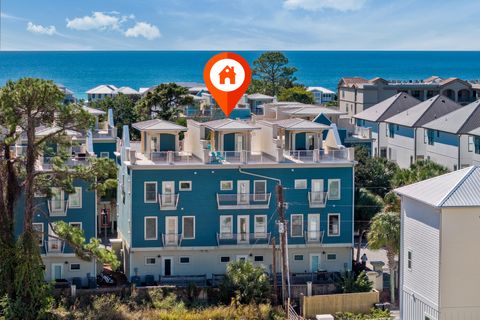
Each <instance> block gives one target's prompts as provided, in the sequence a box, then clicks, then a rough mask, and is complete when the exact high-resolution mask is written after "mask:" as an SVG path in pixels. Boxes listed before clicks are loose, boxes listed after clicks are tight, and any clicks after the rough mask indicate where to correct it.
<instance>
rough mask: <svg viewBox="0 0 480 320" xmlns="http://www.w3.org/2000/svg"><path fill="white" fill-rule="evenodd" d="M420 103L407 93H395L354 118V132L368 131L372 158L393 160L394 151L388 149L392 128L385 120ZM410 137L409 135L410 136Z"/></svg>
mask: <svg viewBox="0 0 480 320" xmlns="http://www.w3.org/2000/svg"><path fill="white" fill-rule="evenodd" d="M418 103H420V101H419V100H418V99H416V98H414V97H412V96H410V95H409V94H407V93H404V92H401V93H397V94H396V95H394V96H393V97H390V98H388V99H386V100H384V101H382V102H380V103H378V104H376V105H373V106H371V107H369V108H368V109H366V110H365V111H362V112H360V113H358V114H356V115H355V116H354V118H355V121H356V127H355V130H356V131H358V132H360V133H361V132H362V131H365V130H369V131H370V134H371V138H372V139H373V140H374V141H373V143H372V144H373V146H372V149H371V151H372V156H379V157H383V158H388V159H390V160H395V157H396V155H395V154H394V151H395V149H392V148H388V137H389V136H392V130H394V129H395V127H393V128H392V126H388V125H387V124H386V122H385V120H386V119H388V118H390V117H392V116H394V115H396V114H399V113H401V112H404V111H405V110H407V109H410V108H412V107H413V106H415V105H417V104H418ZM410 135H411V134H410Z"/></svg>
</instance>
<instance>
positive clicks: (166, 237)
mask: <svg viewBox="0 0 480 320" xmlns="http://www.w3.org/2000/svg"><path fill="white" fill-rule="evenodd" d="M162 241H163V246H164V247H179V246H180V245H181V244H182V235H181V234H179V233H162Z"/></svg>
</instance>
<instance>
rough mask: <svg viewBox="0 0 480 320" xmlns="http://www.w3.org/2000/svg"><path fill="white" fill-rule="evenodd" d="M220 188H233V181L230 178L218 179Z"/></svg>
mask: <svg viewBox="0 0 480 320" xmlns="http://www.w3.org/2000/svg"><path fill="white" fill-rule="evenodd" d="M220 190H222V191H230V190H233V181H232V180H222V181H220Z"/></svg>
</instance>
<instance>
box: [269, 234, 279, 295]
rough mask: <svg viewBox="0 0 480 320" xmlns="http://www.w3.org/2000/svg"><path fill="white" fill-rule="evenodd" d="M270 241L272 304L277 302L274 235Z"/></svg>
mask: <svg viewBox="0 0 480 320" xmlns="http://www.w3.org/2000/svg"><path fill="white" fill-rule="evenodd" d="M270 242H271V243H272V274H273V304H274V305H276V304H277V303H278V288H277V249H276V248H275V237H272V240H271V241H270Z"/></svg>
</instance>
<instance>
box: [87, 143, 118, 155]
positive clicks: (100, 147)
mask: <svg viewBox="0 0 480 320" xmlns="http://www.w3.org/2000/svg"><path fill="white" fill-rule="evenodd" d="M116 149H117V144H116V142H115V141H113V140H112V141H105V142H103V141H95V140H94V141H93V152H95V154H96V155H97V157H100V154H101V153H102V152H108V157H109V158H110V159H114V160H115V154H114V152H115V151H116Z"/></svg>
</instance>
